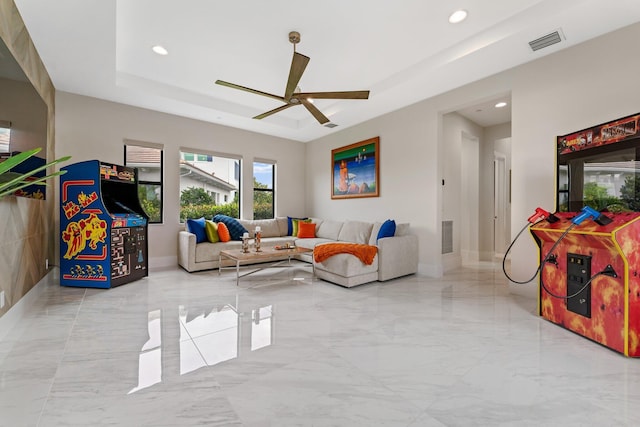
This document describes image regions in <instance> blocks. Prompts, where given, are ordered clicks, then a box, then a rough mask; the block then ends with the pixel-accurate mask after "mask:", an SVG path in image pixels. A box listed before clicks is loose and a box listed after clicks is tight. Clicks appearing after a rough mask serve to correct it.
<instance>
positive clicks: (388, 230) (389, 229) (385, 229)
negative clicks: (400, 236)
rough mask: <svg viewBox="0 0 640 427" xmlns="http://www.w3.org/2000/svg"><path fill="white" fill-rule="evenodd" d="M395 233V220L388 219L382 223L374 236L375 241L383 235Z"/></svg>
mask: <svg viewBox="0 0 640 427" xmlns="http://www.w3.org/2000/svg"><path fill="white" fill-rule="evenodd" d="M395 234H396V222H395V221H394V220H392V219H388V220H386V221H385V222H383V223H382V226H381V227H380V230H379V231H378V235H377V237H376V242H377V241H378V240H379V239H382V238H385V237H393V236H394V235H395Z"/></svg>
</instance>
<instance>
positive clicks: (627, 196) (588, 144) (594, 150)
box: [556, 116, 640, 212]
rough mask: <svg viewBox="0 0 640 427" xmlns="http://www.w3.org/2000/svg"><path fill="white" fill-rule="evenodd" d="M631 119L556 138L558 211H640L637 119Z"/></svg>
mask: <svg viewBox="0 0 640 427" xmlns="http://www.w3.org/2000/svg"><path fill="white" fill-rule="evenodd" d="M630 119H631V120H629V119H626V120H627V121H624V122H623V123H621V124H618V125H617V126H614V125H609V126H602V127H601V128H595V129H589V130H588V131H581V132H577V133H575V134H572V135H567V136H562V137H558V162H557V164H558V170H557V187H556V188H557V189H558V193H557V198H556V200H557V207H556V210H557V211H558V212H578V211H580V210H581V209H582V208H584V207H585V206H589V207H592V208H593V209H595V210H597V211H600V212H638V211H640V202H639V201H638V200H639V199H640V137H638V135H637V116H634V117H632V118H630ZM597 131H599V132H597ZM613 142H615V143H613Z"/></svg>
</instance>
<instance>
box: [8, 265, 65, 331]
mask: <svg viewBox="0 0 640 427" xmlns="http://www.w3.org/2000/svg"><path fill="white" fill-rule="evenodd" d="M58 272H59V269H58V268H57V267H54V268H52V269H51V270H50V271H49V272H48V273H47V274H46V275H45V276H44V277H43V278H42V279H40V281H39V282H38V283H36V285H35V286H34V287H33V288H31V290H30V291H29V292H27V293H26V295H25V296H23V297H22V298H20V301H18V302H17V303H15V304H14V305H13V307H11V308H10V309H9V311H7V312H6V313H5V314H4V315H3V316H2V317H0V341H2V339H4V337H5V336H6V335H7V333H9V332H10V331H11V330H13V329H14V328H15V327H16V325H18V324H19V323H20V321H21V320H22V317H23V316H24V314H25V313H26V312H27V310H28V309H29V308H30V307H31V306H32V305H33V304H34V303H35V302H36V301H37V300H38V298H39V297H40V295H42V292H43V291H44V289H45V287H46V286H48V285H50V284H51V283H53V282H54V281H55V278H56V277H58Z"/></svg>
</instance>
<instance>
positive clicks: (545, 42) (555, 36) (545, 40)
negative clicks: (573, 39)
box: [529, 30, 563, 52]
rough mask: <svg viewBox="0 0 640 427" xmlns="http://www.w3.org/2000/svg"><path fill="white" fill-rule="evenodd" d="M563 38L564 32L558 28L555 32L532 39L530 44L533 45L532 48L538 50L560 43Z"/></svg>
mask: <svg viewBox="0 0 640 427" xmlns="http://www.w3.org/2000/svg"><path fill="white" fill-rule="evenodd" d="M562 39H563V37H562V33H561V32H560V30H556V31H554V32H553V33H549V34H547V35H546V36H542V37H540V38H538V39H535V40H533V41H530V42H529V46H531V50H533V51H534V52H535V51H536V50H540V49H544V48H545V47H549V46H551V45H554V44H556V43H560V42H561V41H562Z"/></svg>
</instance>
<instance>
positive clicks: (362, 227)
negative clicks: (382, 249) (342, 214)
mask: <svg viewBox="0 0 640 427" xmlns="http://www.w3.org/2000/svg"><path fill="white" fill-rule="evenodd" d="M371 228H373V224H372V223H370V222H363V221H346V222H345V223H344V225H343V226H342V229H341V230H340V234H338V239H337V240H340V241H343V242H352V243H362V244H368V243H369V236H371Z"/></svg>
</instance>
